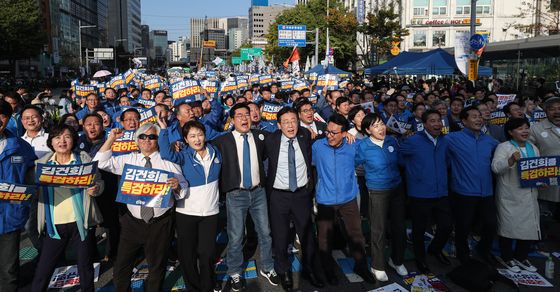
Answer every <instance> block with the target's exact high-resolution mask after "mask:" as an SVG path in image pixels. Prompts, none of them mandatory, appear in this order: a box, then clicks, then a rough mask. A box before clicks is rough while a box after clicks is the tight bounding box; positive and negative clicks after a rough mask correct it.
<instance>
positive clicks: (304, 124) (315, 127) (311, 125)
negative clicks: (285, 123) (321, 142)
mask: <svg viewBox="0 0 560 292" xmlns="http://www.w3.org/2000/svg"><path fill="white" fill-rule="evenodd" d="M299 125H300V126H302V127H304V128H306V129H311V130H313V132H315V133H317V134H319V135H321V134H323V133H319V130H318V129H317V125H316V124H315V121H313V122H311V124H309V125H308V124H306V123H304V122H303V121H300V122H299Z"/></svg>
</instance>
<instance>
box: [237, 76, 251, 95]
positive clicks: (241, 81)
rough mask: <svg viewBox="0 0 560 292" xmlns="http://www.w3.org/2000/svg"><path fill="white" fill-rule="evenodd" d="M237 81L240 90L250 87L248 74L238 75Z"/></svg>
mask: <svg viewBox="0 0 560 292" xmlns="http://www.w3.org/2000/svg"><path fill="white" fill-rule="evenodd" d="M236 82H237V90H239V92H242V91H244V90H247V89H249V78H247V76H237V77H236Z"/></svg>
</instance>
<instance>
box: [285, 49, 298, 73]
mask: <svg viewBox="0 0 560 292" xmlns="http://www.w3.org/2000/svg"><path fill="white" fill-rule="evenodd" d="M296 61H299V52H298V49H297V47H296V46H294V49H293V50H292V53H291V54H290V57H288V59H286V61H284V64H283V65H284V68H286V69H288V67H289V64H290V63H293V62H296Z"/></svg>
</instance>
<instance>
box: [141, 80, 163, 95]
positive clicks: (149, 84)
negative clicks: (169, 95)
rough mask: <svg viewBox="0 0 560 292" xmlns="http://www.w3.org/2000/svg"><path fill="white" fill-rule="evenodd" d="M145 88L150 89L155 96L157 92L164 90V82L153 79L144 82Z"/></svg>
mask: <svg viewBox="0 0 560 292" xmlns="http://www.w3.org/2000/svg"><path fill="white" fill-rule="evenodd" d="M144 88H147V89H149V90H150V91H151V92H152V94H153V93H155V92H156V91H160V90H163V81H161V78H159V77H151V78H149V79H146V80H145V81H144Z"/></svg>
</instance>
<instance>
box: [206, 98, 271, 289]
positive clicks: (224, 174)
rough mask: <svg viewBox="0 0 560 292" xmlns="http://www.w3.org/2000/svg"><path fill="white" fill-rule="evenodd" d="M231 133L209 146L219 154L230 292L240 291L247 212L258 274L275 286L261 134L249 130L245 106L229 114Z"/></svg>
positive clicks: (242, 104)
mask: <svg viewBox="0 0 560 292" xmlns="http://www.w3.org/2000/svg"><path fill="white" fill-rule="evenodd" d="M229 115H230V118H231V120H232V122H233V126H234V130H233V131H231V132H229V133H227V134H225V135H223V136H220V137H218V138H217V139H216V140H215V141H214V143H213V144H215V145H216V147H217V148H218V149H219V150H220V152H221V153H222V160H223V161H222V169H221V174H220V190H221V191H222V192H225V193H226V208H227V222H228V228H227V232H228V239H229V243H228V251H227V265H228V272H227V273H228V275H229V276H230V278H231V288H232V290H233V291H239V290H241V289H243V287H244V284H243V282H242V279H241V273H242V271H243V252H242V241H243V236H244V234H245V218H246V217H247V212H249V213H250V214H251V218H252V219H253V221H254V223H255V230H256V231H257V234H258V240H259V247H260V253H261V255H260V259H261V265H260V267H261V270H260V274H261V275H262V276H263V277H265V278H266V279H267V280H268V281H269V282H270V284H271V285H273V286H278V284H279V283H280V281H279V278H278V275H277V274H276V272H275V270H274V260H273V259H272V239H271V237H270V225H269V222H268V207H267V206H268V204H267V199H266V193H265V189H264V188H263V186H264V185H265V175H264V167H263V159H264V147H265V146H264V141H265V132H263V131H260V130H257V129H251V115H250V109H249V107H248V106H247V104H245V103H239V104H236V105H235V106H233V107H232V108H231V110H230V112H229Z"/></svg>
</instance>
